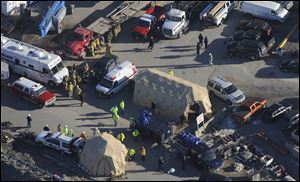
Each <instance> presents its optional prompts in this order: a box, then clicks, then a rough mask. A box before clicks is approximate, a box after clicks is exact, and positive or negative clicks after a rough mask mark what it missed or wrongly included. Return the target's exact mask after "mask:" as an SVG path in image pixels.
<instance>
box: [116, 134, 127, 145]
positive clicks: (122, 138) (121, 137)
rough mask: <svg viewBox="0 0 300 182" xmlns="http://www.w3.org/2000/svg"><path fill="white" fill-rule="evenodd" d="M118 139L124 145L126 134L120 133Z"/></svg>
mask: <svg viewBox="0 0 300 182" xmlns="http://www.w3.org/2000/svg"><path fill="white" fill-rule="evenodd" d="M117 139H118V140H120V142H121V143H124V140H125V134H124V133H123V132H121V133H119V134H118V135H117Z"/></svg>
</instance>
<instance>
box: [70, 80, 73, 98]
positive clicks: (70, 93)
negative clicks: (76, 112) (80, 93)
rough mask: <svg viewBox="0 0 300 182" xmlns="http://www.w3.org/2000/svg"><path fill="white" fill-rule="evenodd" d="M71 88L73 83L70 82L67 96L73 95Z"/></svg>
mask: <svg viewBox="0 0 300 182" xmlns="http://www.w3.org/2000/svg"><path fill="white" fill-rule="evenodd" d="M73 88H74V85H73V83H72V82H70V83H69V97H73Z"/></svg>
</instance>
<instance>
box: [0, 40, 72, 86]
mask: <svg viewBox="0 0 300 182" xmlns="http://www.w3.org/2000/svg"><path fill="white" fill-rule="evenodd" d="M1 58H2V60H4V61H5V62H6V63H8V64H9V67H10V69H11V70H12V71H13V72H15V73H17V74H20V75H23V76H25V77H27V78H30V79H32V80H37V81H39V82H42V83H46V84H49V85H50V86H51V87H53V86H55V85H58V84H60V83H62V81H63V77H64V76H68V75H69V72H68V69H67V68H66V67H65V66H64V64H63V62H62V60H61V58H60V56H58V55H55V54H52V53H49V52H47V51H46V50H43V49H41V48H38V47H35V46H32V45H30V44H26V43H24V42H20V41H18V40H15V39H10V38H8V37H5V36H2V35H1Z"/></svg>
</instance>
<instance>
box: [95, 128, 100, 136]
mask: <svg viewBox="0 0 300 182" xmlns="http://www.w3.org/2000/svg"><path fill="white" fill-rule="evenodd" d="M99 134H100V130H99V129H98V128H95V129H94V136H96V135H99Z"/></svg>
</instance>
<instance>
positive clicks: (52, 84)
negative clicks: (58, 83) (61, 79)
mask: <svg viewBox="0 0 300 182" xmlns="http://www.w3.org/2000/svg"><path fill="white" fill-rule="evenodd" d="M48 84H49V86H50V87H51V88H53V87H55V83H54V82H53V81H51V80H50V81H49V82H48Z"/></svg>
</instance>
